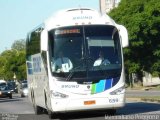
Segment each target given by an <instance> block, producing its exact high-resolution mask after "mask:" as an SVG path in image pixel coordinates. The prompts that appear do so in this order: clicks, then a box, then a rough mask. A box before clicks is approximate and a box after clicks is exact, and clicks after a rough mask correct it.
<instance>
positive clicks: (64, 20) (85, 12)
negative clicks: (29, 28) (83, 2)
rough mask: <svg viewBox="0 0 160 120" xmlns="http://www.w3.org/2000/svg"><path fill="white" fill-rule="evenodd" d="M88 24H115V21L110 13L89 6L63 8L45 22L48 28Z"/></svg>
mask: <svg viewBox="0 0 160 120" xmlns="http://www.w3.org/2000/svg"><path fill="white" fill-rule="evenodd" d="M88 24H108V25H115V22H114V20H113V19H112V18H110V17H109V16H108V15H106V14H101V13H99V12H98V11H97V10H94V9H89V8H73V9H67V10H61V11H59V12H57V13H56V14H54V15H53V16H51V17H50V18H48V19H47V20H46V21H45V22H44V26H45V28H46V29H47V30H51V29H53V28H57V27H63V26H74V25H88Z"/></svg>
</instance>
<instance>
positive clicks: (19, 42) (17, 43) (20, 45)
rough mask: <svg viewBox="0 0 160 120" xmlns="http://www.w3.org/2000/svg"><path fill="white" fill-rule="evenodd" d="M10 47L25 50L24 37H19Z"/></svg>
mask: <svg viewBox="0 0 160 120" xmlns="http://www.w3.org/2000/svg"><path fill="white" fill-rule="evenodd" d="M11 48H12V49H16V50H19V51H21V50H25V48H26V43H25V40H24V39H20V40H16V41H15V42H14V43H13V44H12V46H11Z"/></svg>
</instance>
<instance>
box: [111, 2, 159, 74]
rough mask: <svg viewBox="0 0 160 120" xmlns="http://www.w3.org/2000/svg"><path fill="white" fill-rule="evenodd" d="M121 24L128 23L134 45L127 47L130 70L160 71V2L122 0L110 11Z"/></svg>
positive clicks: (127, 64)
mask: <svg viewBox="0 0 160 120" xmlns="http://www.w3.org/2000/svg"><path fill="white" fill-rule="evenodd" d="M109 15H110V16H111V17H112V18H113V19H114V20H115V21H116V22H117V23H119V24H123V25H124V26H126V28H127V29H128V32H129V42H130V46H129V47H128V48H125V49H124V57H125V65H126V67H127V70H128V72H129V73H133V72H137V73H142V72H141V71H142V70H143V71H148V72H150V73H152V75H154V76H158V75H159V74H160V67H159V66H160V32H159V31H160V1H159V0H145V1H143V0H121V3H120V4H119V7H117V8H115V9H113V10H112V11H111V12H110V14H109Z"/></svg>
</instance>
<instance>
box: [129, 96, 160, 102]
mask: <svg viewBox="0 0 160 120" xmlns="http://www.w3.org/2000/svg"><path fill="white" fill-rule="evenodd" d="M127 99H130V100H134V101H145V102H147V101H149V102H159V103H160V96H151V97H148V96H131V97H127Z"/></svg>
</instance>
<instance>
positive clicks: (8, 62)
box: [0, 40, 26, 80]
mask: <svg viewBox="0 0 160 120" xmlns="http://www.w3.org/2000/svg"><path fill="white" fill-rule="evenodd" d="M20 42H21V40H20V41H18V40H17V41H15V42H14V43H13V45H12V46H18V45H20V44H19V43H20ZM23 42H24V41H23ZM16 43H17V44H18V45H17V44H16ZM23 44H24V43H23ZM0 66H1V68H0V79H5V80H9V79H11V80H13V76H14V74H15V75H16V79H18V80H23V79H26V64H25V47H23V48H22V47H19V48H16V47H12V49H11V50H5V51H4V52H2V53H1V55H0Z"/></svg>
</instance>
